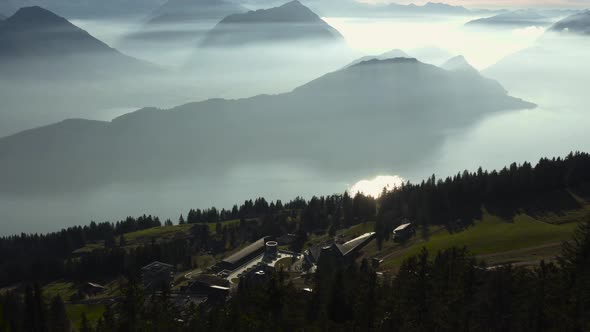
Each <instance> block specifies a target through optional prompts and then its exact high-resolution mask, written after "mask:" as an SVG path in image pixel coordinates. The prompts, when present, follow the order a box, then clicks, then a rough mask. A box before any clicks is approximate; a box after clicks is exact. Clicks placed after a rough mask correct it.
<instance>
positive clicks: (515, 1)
mask: <svg viewBox="0 0 590 332" xmlns="http://www.w3.org/2000/svg"><path fill="white" fill-rule="evenodd" d="M431 1H432V2H444V3H448V4H452V5H460V6H466V7H502V8H506V7H577V8H579V7H583V8H590V0H444V1H443V0H431ZM363 2H373V3H376V2H381V3H383V2H385V3H387V2H395V3H403V4H409V3H414V4H417V5H422V4H425V3H426V2H429V1H428V0H395V1H390V0H366V1H363Z"/></svg>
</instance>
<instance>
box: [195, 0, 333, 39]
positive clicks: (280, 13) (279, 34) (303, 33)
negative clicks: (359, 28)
mask: <svg viewBox="0 0 590 332" xmlns="http://www.w3.org/2000/svg"><path fill="white" fill-rule="evenodd" d="M295 40H296V41H305V40H308V41H318V42H319V41H321V42H325V41H340V40H342V35H341V34H340V33H339V32H338V31H337V30H336V29H334V28H332V27H331V26H330V25H329V24H327V23H326V22H325V21H323V20H322V19H321V18H320V17H319V16H318V15H317V14H315V13H314V12H312V11H311V10H310V9H309V8H307V7H305V6H304V5H302V4H301V3H300V2H299V1H297V0H294V1H291V2H289V3H286V4H284V5H282V6H280V7H274V8H270V9H261V10H256V11H250V12H247V13H244V14H234V15H230V16H227V17H226V18H224V19H223V20H221V22H219V24H217V26H215V28H213V29H212V30H211V31H210V32H209V33H208V34H207V35H206V36H205V38H204V40H203V42H202V43H201V45H202V46H204V47H221V46H224V47H226V46H230V47H231V46H242V45H249V44H258V43H287V42H290V41H295Z"/></svg>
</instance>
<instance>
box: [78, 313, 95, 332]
mask: <svg viewBox="0 0 590 332" xmlns="http://www.w3.org/2000/svg"><path fill="white" fill-rule="evenodd" d="M80 332H92V327H91V326H90V322H88V318H87V317H86V313H85V312H83V313H82V318H81V321H80Z"/></svg>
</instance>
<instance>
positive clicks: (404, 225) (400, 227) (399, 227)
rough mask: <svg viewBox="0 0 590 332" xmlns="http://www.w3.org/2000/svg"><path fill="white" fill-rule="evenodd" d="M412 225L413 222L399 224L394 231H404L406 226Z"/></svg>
mask: <svg viewBox="0 0 590 332" xmlns="http://www.w3.org/2000/svg"><path fill="white" fill-rule="evenodd" d="M410 226H412V223H407V224H403V225H399V226H398V227H397V228H396V229H394V230H393V231H394V232H397V231H403V230H404V229H406V228H408V227H410Z"/></svg>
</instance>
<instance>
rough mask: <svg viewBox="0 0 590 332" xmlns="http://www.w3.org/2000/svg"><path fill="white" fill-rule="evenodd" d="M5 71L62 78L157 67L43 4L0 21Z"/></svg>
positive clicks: (102, 74) (112, 73) (0, 65)
mask: <svg viewBox="0 0 590 332" xmlns="http://www.w3.org/2000/svg"><path fill="white" fill-rule="evenodd" d="M0 45H2V47H0V58H1V59H2V61H1V62H0V67H2V69H3V71H4V73H6V74H8V75H10V74H13V75H16V76H18V77H19V78H23V77H24V76H28V75H32V76H43V75H46V74H56V73H59V74H60V75H59V77H60V78H64V77H68V76H78V77H84V76H85V75H89V74H92V75H99V76H107V75H109V74H110V75H116V74H120V73H123V72H125V73H129V72H140V71H143V70H150V69H154V68H152V67H151V66H149V65H148V64H147V63H143V62H141V61H139V60H136V59H134V58H131V57H128V56H126V55H123V54H121V53H120V52H118V51H117V50H115V49H113V48H111V47H109V46H108V45H106V44H105V43H103V42H101V41H100V40H98V39H96V38H94V37H92V36H91V35H90V34H88V32H86V31H84V30H82V29H80V28H78V27H76V26H75V25H73V24H72V23H70V22H68V21H67V20H66V19H64V18H63V17H60V16H58V15H56V14H54V13H52V12H50V11H48V10H46V9H43V8H41V7H25V8H21V9H19V10H18V11H17V12H16V13H15V14H14V15H13V16H11V17H9V18H8V19H6V20H4V21H2V22H1V23H0Z"/></svg>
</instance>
